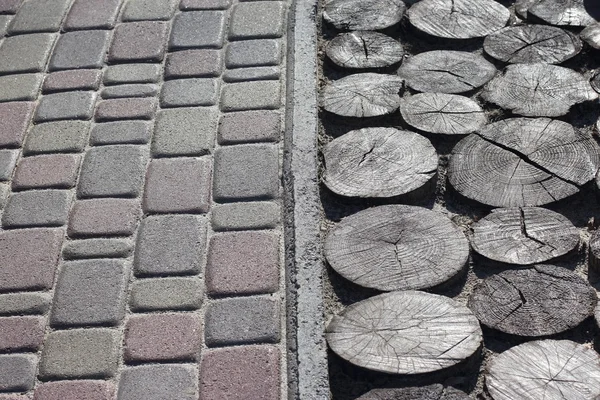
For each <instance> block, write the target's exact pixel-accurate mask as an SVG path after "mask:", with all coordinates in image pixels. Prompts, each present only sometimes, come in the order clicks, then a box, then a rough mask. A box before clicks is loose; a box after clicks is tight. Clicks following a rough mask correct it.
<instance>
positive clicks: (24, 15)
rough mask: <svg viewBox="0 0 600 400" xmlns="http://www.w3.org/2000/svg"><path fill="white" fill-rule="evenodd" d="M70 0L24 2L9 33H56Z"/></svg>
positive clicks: (27, 0)
mask: <svg viewBox="0 0 600 400" xmlns="http://www.w3.org/2000/svg"><path fill="white" fill-rule="evenodd" d="M70 5H71V0H25V1H24V2H23V5H22V6H21V8H19V11H18V12H17V14H16V15H15V19H14V20H13V22H12V24H11V26H10V30H9V31H10V33H11V34H16V33H27V32H58V30H59V29H60V23H61V22H62V20H63V18H64V16H65V14H66V13H67V11H68V9H69V6H70Z"/></svg>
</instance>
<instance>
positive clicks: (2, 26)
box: [0, 15, 12, 38]
mask: <svg viewBox="0 0 600 400" xmlns="http://www.w3.org/2000/svg"><path fill="white" fill-rule="evenodd" d="M10 21H12V16H10V15H0V38H3V37H4V36H6V32H7V31H8V25H9V24H10Z"/></svg>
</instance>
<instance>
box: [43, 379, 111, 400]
mask: <svg viewBox="0 0 600 400" xmlns="http://www.w3.org/2000/svg"><path fill="white" fill-rule="evenodd" d="M115 393H116V387H115V386H114V384H113V383H112V382H105V381H100V380H73V381H54V382H45V383H42V384H40V385H38V387H37V388H36V389H35V393H34V395H33V400H83V399H85V400H114V398H115V397H114V396H115Z"/></svg>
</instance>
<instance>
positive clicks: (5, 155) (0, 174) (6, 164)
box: [0, 150, 19, 181]
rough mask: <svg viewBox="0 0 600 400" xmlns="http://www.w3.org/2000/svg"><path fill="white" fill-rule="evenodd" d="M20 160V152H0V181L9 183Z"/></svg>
mask: <svg viewBox="0 0 600 400" xmlns="http://www.w3.org/2000/svg"><path fill="white" fill-rule="evenodd" d="M17 158H19V150H0V181H8V180H10V179H11V177H12V175H13V170H14V169H15V165H16V163H17Z"/></svg>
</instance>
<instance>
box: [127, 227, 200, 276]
mask: <svg viewBox="0 0 600 400" xmlns="http://www.w3.org/2000/svg"><path fill="white" fill-rule="evenodd" d="M205 247H206V220H205V218H203V217H199V216H192V215H163V216H150V217H147V218H146V219H145V220H144V221H143V222H142V224H141V226H140V231H139V234H138V240H137V246H136V249H135V258H134V269H135V274H136V275H138V276H148V275H150V276H152V275H182V274H187V275H189V274H198V273H200V270H201V266H202V264H201V261H202V256H203V255H204V250H205Z"/></svg>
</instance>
